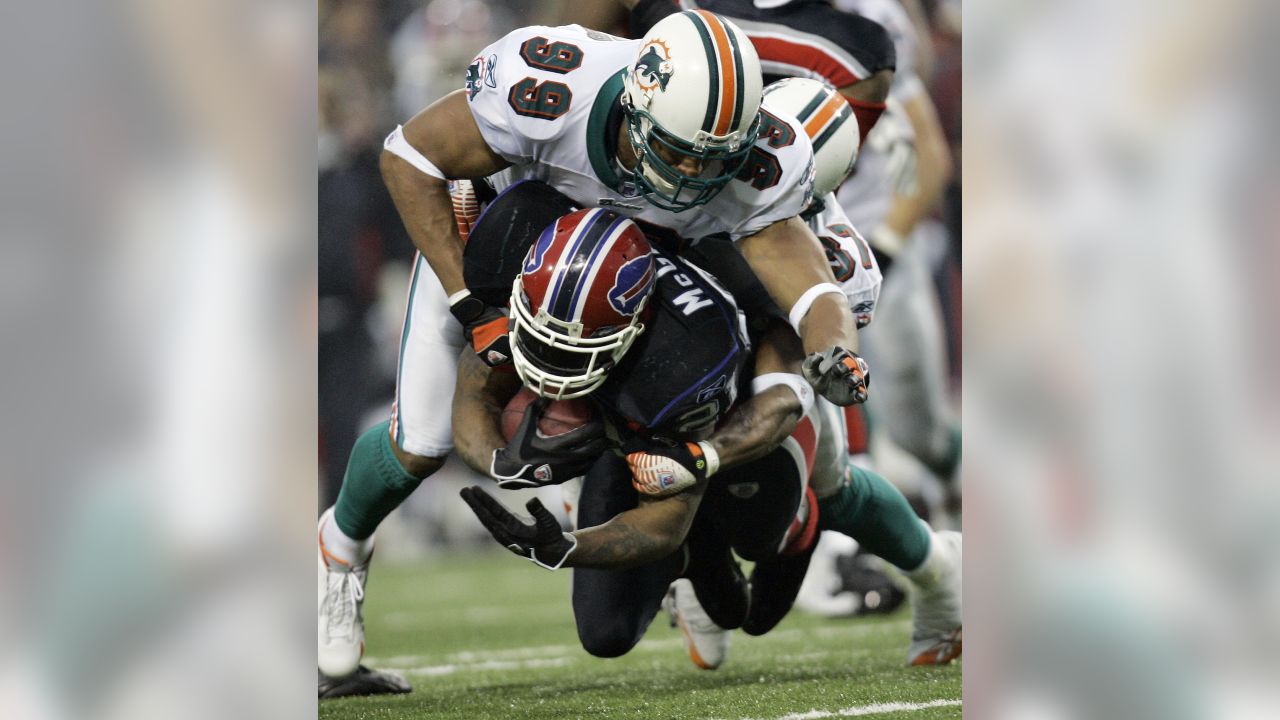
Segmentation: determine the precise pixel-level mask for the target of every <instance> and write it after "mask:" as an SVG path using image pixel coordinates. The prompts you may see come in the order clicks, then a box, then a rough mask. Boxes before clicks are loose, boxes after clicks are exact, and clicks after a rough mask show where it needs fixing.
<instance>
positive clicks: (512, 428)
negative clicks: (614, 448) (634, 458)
mask: <svg viewBox="0 0 1280 720" xmlns="http://www.w3.org/2000/svg"><path fill="white" fill-rule="evenodd" d="M502 432H503V435H504V436H505V437H506V438H507V446H506V447H504V448H499V449H497V450H494V451H493V459H492V461H491V462H490V464H489V475H490V476H491V477H492V478H493V479H494V480H497V481H498V486H499V487H501V488H504V489H508V490H510V489H515V488H529V487H541V486H543V485H556V484H559V483H562V482H564V481H566V480H569V479H571V478H575V477H578V476H580V475H585V474H586V472H587V470H589V469H591V466H592V465H594V464H595V462H596V460H598V459H599V458H600V456H601V455H603V454H604V453H605V452H606V451H607V450H608V449H609V447H610V441H609V439H608V437H606V435H605V429H604V423H602V422H600V421H599V420H596V419H595V418H594V415H593V413H592V412H591V405H590V404H589V403H588V402H586V401H585V400H561V401H557V402H549V401H547V400H545V399H541V398H538V397H537V395H535V394H534V393H533V392H532V391H530V390H528V389H524V390H521V391H520V393H519V394H517V395H516V396H515V397H514V398H512V399H511V402H510V403H509V404H508V405H507V407H506V409H505V410H503V413H502Z"/></svg>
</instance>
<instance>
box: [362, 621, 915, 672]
mask: <svg viewBox="0 0 1280 720" xmlns="http://www.w3.org/2000/svg"><path fill="white" fill-rule="evenodd" d="M910 626H911V621H910V620H901V621H897V622H892V623H882V624H879V625H858V624H855V625H844V626H840V625H835V626H829V627H822V628H807V629H800V628H788V629H786V630H775V631H773V632H771V633H769V634H768V635H766V636H765V637H769V638H774V639H784V638H797V637H805V636H818V635H821V636H824V637H830V636H832V635H840V636H847V637H856V636H863V635H869V634H873V633H879V632H898V631H901V630H903V629H905V628H909V627H910ZM683 645H684V641H683V640H682V639H681V638H680V636H679V635H676V636H674V637H652V633H651V634H650V637H649V638H645V639H644V640H641V641H640V643H639V644H638V645H636V646H635V648H634V649H633V650H632V652H658V651H662V652H665V651H668V650H671V649H672V648H680V647H683ZM830 652H835V651H830ZM577 653H581V654H582V657H584V658H585V657H587V656H586V654H585V653H582V651H581V649H580V648H579V647H578V646H577V645H531V646H528V647H513V648H495V649H492V650H463V651H459V652H453V653H448V654H446V655H444V656H441V655H432V654H423V655H393V656H390V657H385V658H382V657H372V656H370V657H366V658H365V664H367V665H370V666H372V667H382V668H385V669H388V670H400V671H402V672H403V671H404V668H411V667H415V666H422V665H425V664H427V663H431V662H440V661H444V664H445V665H447V664H474V663H480V662H488V661H498V662H501V661H509V660H524V659H529V658H537V657H547V656H553V657H554V656H572V655H574V654H577ZM442 666H444V665H442Z"/></svg>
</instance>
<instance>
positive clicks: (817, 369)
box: [802, 345, 871, 405]
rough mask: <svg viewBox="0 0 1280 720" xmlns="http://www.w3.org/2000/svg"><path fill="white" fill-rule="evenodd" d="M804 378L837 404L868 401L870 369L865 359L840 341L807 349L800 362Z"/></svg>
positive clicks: (823, 395) (820, 393) (822, 394)
mask: <svg viewBox="0 0 1280 720" xmlns="http://www.w3.org/2000/svg"><path fill="white" fill-rule="evenodd" d="M802 369H803V371H804V379H805V380H808V381H809V384H810V385H812V386H813V389H814V390H817V391H818V394H819V395H821V396H822V397H824V398H826V399H828V400H830V401H831V402H833V403H835V404H836V405H853V404H855V403H864V402H866V401H867V388H868V387H870V386H871V370H869V369H868V368H867V361H866V360H863V359H862V358H860V357H858V354H857V353H855V352H852V351H849V350H845V349H844V348H842V347H840V346H839V345H836V346H833V347H829V348H827V349H826V350H823V351H821V352H815V353H810V354H809V357H807V358H805V359H804V365H803V366H802Z"/></svg>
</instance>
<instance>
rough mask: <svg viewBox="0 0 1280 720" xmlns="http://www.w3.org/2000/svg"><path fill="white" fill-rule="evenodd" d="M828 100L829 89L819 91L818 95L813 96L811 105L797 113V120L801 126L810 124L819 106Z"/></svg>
mask: <svg viewBox="0 0 1280 720" xmlns="http://www.w3.org/2000/svg"><path fill="white" fill-rule="evenodd" d="M826 99H827V89H826V88H822V89H820V90H818V93H817V94H816V95H814V96H813V99H812V100H810V101H809V104H808V105H805V106H804V109H803V110H801V111H800V112H798V113H796V119H797V120H799V121H800V124H801V125H803V124H805V123H806V122H808V121H809V118H810V117H811V116H812V115H813V114H814V113H815V112H817V110H818V106H819V105H821V104H822V101H823V100H826Z"/></svg>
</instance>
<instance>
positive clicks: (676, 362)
mask: <svg viewBox="0 0 1280 720" xmlns="http://www.w3.org/2000/svg"><path fill="white" fill-rule="evenodd" d="M657 257H658V277H657V283H656V285H655V287H654V295H653V297H652V298H651V299H650V300H649V310H648V313H649V314H648V316H647V317H646V319H645V332H644V334H643V335H641V336H640V338H639V339H638V340H636V342H635V344H634V345H633V346H632V347H631V350H630V351H628V352H627V354H626V356H625V357H623V359H622V361H621V362H619V363H618V366H617V367H616V368H614V370H613V372H611V373H610V374H609V378H608V380H606V381H605V383H604V385H603V386H601V387H600V389H599V390H597V391H596V392H595V393H593V396H594V397H595V398H596V400H597V401H598V402H599V403H600V404H601V405H602V406H603V407H604V408H606V409H607V410H608V411H610V412H612V413H615V414H616V415H617V416H618V418H617V419H621V420H623V421H624V422H625V424H626V425H627V426H628V427H630V428H631V429H633V430H635V431H637V432H641V433H643V434H646V435H652V436H661V437H666V438H670V439H689V438H693V437H698V436H701V435H703V434H705V433H706V432H709V431H710V430H711V429H713V428H714V427H715V425H716V422H717V421H718V420H719V419H720V417H721V416H722V415H723V414H724V413H725V412H727V411H728V410H729V407H730V406H731V405H733V402H734V400H735V399H737V394H738V380H739V378H740V377H741V376H742V374H743V372H744V371H743V365H745V364H746V361H747V358H748V355H749V353H750V350H751V348H750V344H749V342H748V341H747V337H746V327H745V323H744V322H743V320H742V319H741V315H740V314H739V312H738V307H737V305H736V304H735V303H734V301H733V298H732V297H731V296H730V295H729V293H728V292H727V291H726V290H725V289H724V288H723V287H722V286H721V285H720V284H719V283H718V282H716V281H715V280H714V279H713V278H712V277H711V276H710V275H708V274H707V273H705V272H703V271H702V270H699V269H698V268H697V267H695V266H694V265H692V264H690V263H688V262H685V261H684V260H682V259H680V258H678V257H675V256H673V255H667V254H664V253H661V252H657Z"/></svg>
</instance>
